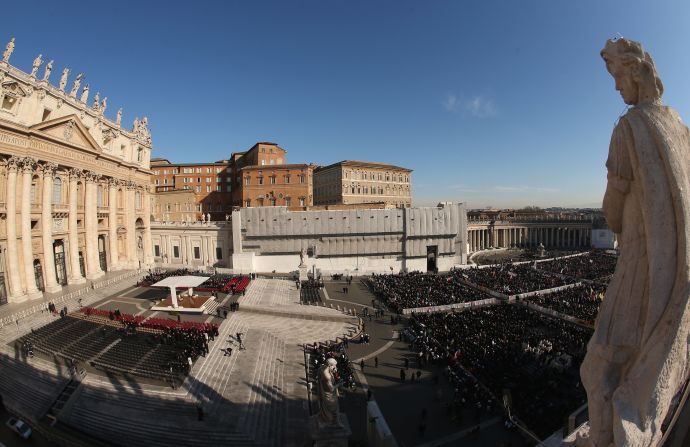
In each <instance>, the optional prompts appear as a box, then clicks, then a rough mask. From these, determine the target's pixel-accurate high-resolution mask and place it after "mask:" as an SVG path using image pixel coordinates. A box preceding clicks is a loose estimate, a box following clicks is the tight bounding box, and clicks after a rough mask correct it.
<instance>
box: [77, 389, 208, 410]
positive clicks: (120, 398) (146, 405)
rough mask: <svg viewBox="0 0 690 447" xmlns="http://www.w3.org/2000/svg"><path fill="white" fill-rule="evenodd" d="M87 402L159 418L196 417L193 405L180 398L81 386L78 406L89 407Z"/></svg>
mask: <svg viewBox="0 0 690 447" xmlns="http://www.w3.org/2000/svg"><path fill="white" fill-rule="evenodd" d="M89 400H91V401H94V402H108V403H110V404H112V405H115V406H117V407H118V408H123V409H126V411H127V412H130V411H134V412H143V413H144V414H149V415H150V414H159V415H161V416H168V415H171V416H172V415H174V416H184V417H188V418H193V417H196V407H195V405H194V403H192V402H189V401H187V400H185V399H184V398H180V397H169V396H165V395H158V396H154V395H149V394H139V393H136V392H134V391H133V390H132V391H124V390H122V391H120V392H116V393H114V392H112V391H109V390H105V389H101V388H96V387H93V386H89V385H86V384H85V385H82V388H81V394H80V396H79V402H78V403H77V405H79V406H82V405H83V406H86V407H88V406H90V405H89V402H88V401H89Z"/></svg>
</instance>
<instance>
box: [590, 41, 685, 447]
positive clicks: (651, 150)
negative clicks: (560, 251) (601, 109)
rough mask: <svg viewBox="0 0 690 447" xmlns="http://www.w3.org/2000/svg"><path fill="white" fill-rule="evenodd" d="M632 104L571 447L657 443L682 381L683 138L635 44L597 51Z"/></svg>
mask: <svg viewBox="0 0 690 447" xmlns="http://www.w3.org/2000/svg"><path fill="white" fill-rule="evenodd" d="M601 56H602V58H603V59H604V61H605V62H606V67H607V69H608V71H609V72H610V73H611V75H612V76H613V78H614V79H615V81H616V89H617V90H618V91H619V92H620V94H621V96H622V97H623V100H624V101H625V103H626V104H628V105H630V106H632V107H631V108H630V109H629V110H628V112H627V113H626V114H625V115H623V116H622V117H621V118H620V119H619V121H618V124H617V125H616V128H615V129H614V131H613V136H612V138H611V145H610V149H609V158H608V161H607V163H606V166H607V169H608V184H607V189H606V194H605V196H604V204H603V207H604V213H605V215H606V218H607V220H608V223H609V226H610V227H611V228H612V229H613V230H614V231H615V232H616V233H618V239H619V244H620V245H619V246H620V257H619V259H618V264H617V267H616V272H615V274H614V276H613V278H612V280H611V283H610V284H609V288H608V290H607V292H606V298H605V300H604V302H603V304H602V306H601V310H600V313H599V317H598V320H597V325H596V330H595V332H594V335H593V336H592V339H591V341H590V343H589V346H588V349H587V356H586V358H585V360H584V362H583V364H582V368H581V375H582V382H583V384H584V385H585V388H586V390H587V396H588V402H589V416H590V430H589V434H585V435H582V436H581V439H580V442H579V444H581V445H592V446H608V445H611V444H613V445H616V446H623V445H625V446H651V445H659V443H660V440H661V437H662V435H663V433H662V432H661V424H662V422H663V420H664V418H665V417H666V415H667V413H668V411H669V406H670V403H671V400H672V399H673V397H674V395H675V394H676V393H677V392H678V391H679V389H680V387H681V386H682V385H683V383H684V382H685V381H686V380H687V377H688V328H689V326H690V321H689V319H690V311H689V310H688V296H689V284H690V281H689V279H690V263H689V258H690V256H689V251H690V248H689V245H688V242H689V240H690V188H689V185H690V153H689V148H690V136H689V134H688V128H687V127H686V126H685V125H684V124H683V123H682V121H681V119H680V117H679V116H678V114H677V112H676V111H675V110H673V109H672V108H670V107H667V106H664V105H662V103H661V94H662V93H663V85H662V83H661V80H660V79H659V77H658V75H657V73H656V70H655V68H654V63H653V61H652V58H651V57H650V56H649V54H648V53H646V52H645V51H644V49H643V48H642V45H641V44H639V43H637V42H633V41H629V40H626V39H619V40H615V41H609V42H607V43H606V47H605V48H604V49H603V50H602V51H601Z"/></svg>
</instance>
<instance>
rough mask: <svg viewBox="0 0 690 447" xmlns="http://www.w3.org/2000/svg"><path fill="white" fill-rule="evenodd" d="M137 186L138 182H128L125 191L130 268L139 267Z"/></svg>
mask: <svg viewBox="0 0 690 447" xmlns="http://www.w3.org/2000/svg"><path fill="white" fill-rule="evenodd" d="M136 188H137V185H136V183H134V182H127V190H126V191H125V199H126V200H125V228H126V229H127V262H128V264H129V268H138V267H139V263H138V262H137V232H136V225H137V223H136V221H137V215H136V213H135V212H134V207H135V206H136V204H135V203H134V194H135V190H136Z"/></svg>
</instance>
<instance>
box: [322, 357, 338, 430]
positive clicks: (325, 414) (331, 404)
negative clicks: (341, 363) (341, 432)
mask: <svg viewBox="0 0 690 447" xmlns="http://www.w3.org/2000/svg"><path fill="white" fill-rule="evenodd" d="M337 364H338V362H337V361H336V360H335V359H334V358H330V359H328V360H326V363H325V364H324V365H323V366H321V368H319V371H318V378H319V382H318V385H319V414H318V420H319V425H323V426H332V427H340V422H339V420H338V412H339V409H340V407H339V405H338V388H340V386H341V385H342V383H339V382H336V380H335V374H336V372H337Z"/></svg>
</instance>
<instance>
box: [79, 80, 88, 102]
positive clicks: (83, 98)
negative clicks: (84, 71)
mask: <svg viewBox="0 0 690 447" xmlns="http://www.w3.org/2000/svg"><path fill="white" fill-rule="evenodd" d="M88 100H89V84H86V85H85V86H84V89H83V90H82V91H81V98H79V101H81V103H82V104H86V101H88Z"/></svg>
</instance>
